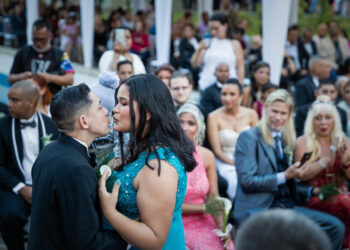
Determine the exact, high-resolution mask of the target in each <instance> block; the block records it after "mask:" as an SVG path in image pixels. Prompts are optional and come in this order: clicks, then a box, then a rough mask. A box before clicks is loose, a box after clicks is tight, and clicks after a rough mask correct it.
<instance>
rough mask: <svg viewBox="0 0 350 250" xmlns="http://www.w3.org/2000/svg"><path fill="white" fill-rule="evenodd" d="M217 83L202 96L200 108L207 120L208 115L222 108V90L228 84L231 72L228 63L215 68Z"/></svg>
mask: <svg viewBox="0 0 350 250" xmlns="http://www.w3.org/2000/svg"><path fill="white" fill-rule="evenodd" d="M215 76H216V82H215V83H213V84H212V85H210V86H209V87H207V88H206V89H205V90H204V91H203V92H202V94H201V99H200V108H201V111H202V112H203V114H204V117H205V118H207V116H208V114H209V113H210V112H212V111H214V110H215V109H218V108H220V107H221V106H222V103H221V89H222V86H223V83H224V82H226V81H227V80H228V78H229V76H230V70H229V68H228V65H227V64H226V63H220V64H219V65H218V66H216V68H215Z"/></svg>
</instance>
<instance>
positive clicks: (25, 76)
mask: <svg viewBox="0 0 350 250" xmlns="http://www.w3.org/2000/svg"><path fill="white" fill-rule="evenodd" d="M32 76H33V73H32V72H30V71H24V72H23V73H22V79H28V78H31V77H32Z"/></svg>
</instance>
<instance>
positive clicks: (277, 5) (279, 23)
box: [262, 0, 291, 84]
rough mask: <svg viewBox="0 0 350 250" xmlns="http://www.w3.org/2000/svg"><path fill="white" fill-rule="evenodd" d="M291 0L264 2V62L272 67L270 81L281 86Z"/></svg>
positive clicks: (266, 0)
mask: <svg viewBox="0 0 350 250" xmlns="http://www.w3.org/2000/svg"><path fill="white" fill-rule="evenodd" d="M290 6H291V0H283V1H281V0H263V1H262V19H263V60H264V61H265V62H268V63H269V64H270V67H271V72H270V80H271V82H273V83H275V84H279V81H280V77H281V70H282V62H283V61H282V60H283V54H284V46H285V43H286V39H287V29H288V21H289V12H290Z"/></svg>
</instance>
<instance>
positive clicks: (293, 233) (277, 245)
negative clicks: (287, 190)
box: [235, 209, 332, 250]
mask: <svg viewBox="0 0 350 250" xmlns="http://www.w3.org/2000/svg"><path fill="white" fill-rule="evenodd" d="M235 248H236V250H279V249H284V250H299V249H303V250H329V249H332V248H331V243H330V241H329V239H328V236H327V235H326V233H325V232H324V231H323V230H322V229H321V228H320V227H319V226H318V225H317V224H316V223H315V222H313V221H312V220H310V219H309V218H307V217H306V216H304V215H302V214H298V213H296V212H294V211H293V210H290V209H270V210H267V211H264V212H261V213H258V214H256V215H253V216H252V217H250V218H249V219H248V220H247V221H246V222H245V223H244V224H243V225H242V226H241V227H240V228H239V230H238V233H237V237H236V240H235Z"/></svg>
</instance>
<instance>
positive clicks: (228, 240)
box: [221, 234, 231, 249]
mask: <svg viewBox="0 0 350 250" xmlns="http://www.w3.org/2000/svg"><path fill="white" fill-rule="evenodd" d="M221 240H222V241H223V242H224V249H229V247H230V243H231V235H230V234H228V235H226V236H225V237H222V238H221Z"/></svg>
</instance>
